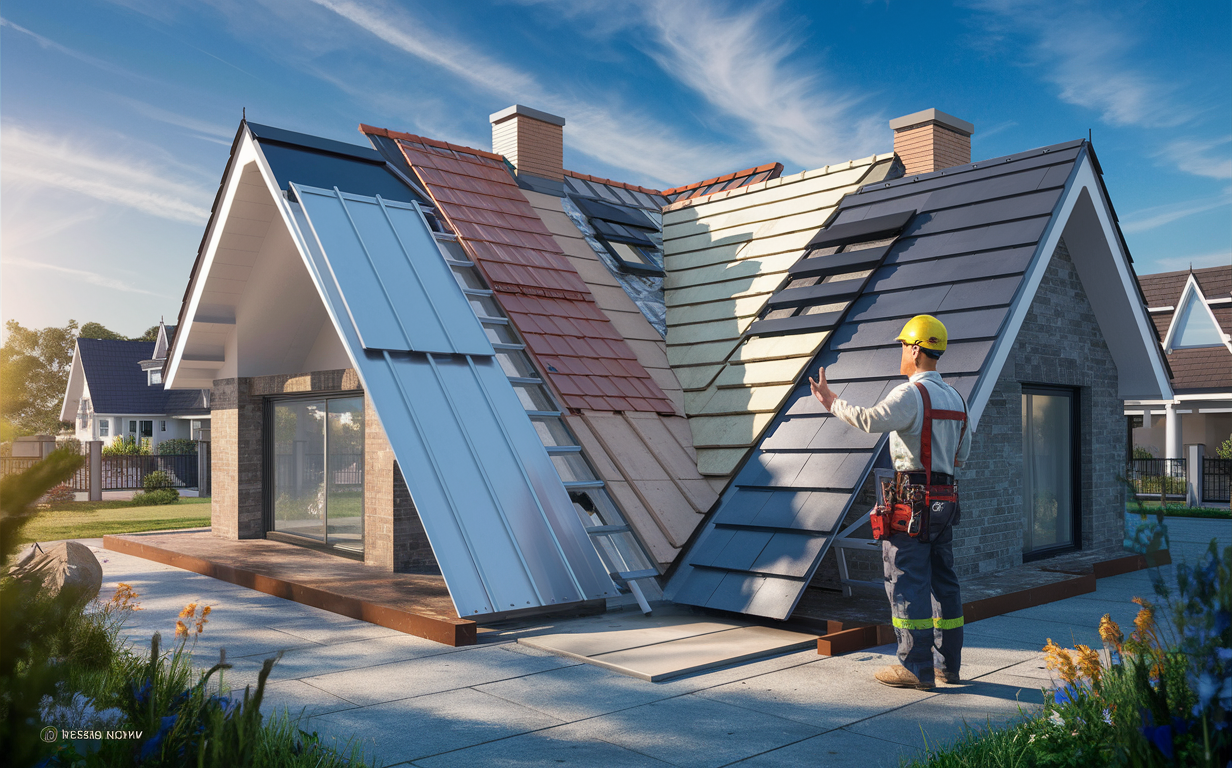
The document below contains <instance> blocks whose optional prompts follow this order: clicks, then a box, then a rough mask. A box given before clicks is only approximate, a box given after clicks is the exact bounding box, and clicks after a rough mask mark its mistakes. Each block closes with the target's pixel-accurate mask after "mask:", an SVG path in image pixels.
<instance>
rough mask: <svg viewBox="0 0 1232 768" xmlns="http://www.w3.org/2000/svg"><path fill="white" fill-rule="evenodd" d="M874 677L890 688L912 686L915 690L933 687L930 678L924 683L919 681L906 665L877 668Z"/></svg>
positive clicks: (925, 689)
mask: <svg viewBox="0 0 1232 768" xmlns="http://www.w3.org/2000/svg"><path fill="white" fill-rule="evenodd" d="M875 677H876V678H877V682H879V683H881V684H882V685H888V686H890V687H891V688H914V689H916V690H917V691H927V690H929V689H931V688H932V687H933V683H932V681H931V680H930V681H928V682H926V683H924V682H920V678H918V677H916V676H915V675H913V674H911V672H910V671H909V670H908V669H907V668H906V667H904V666H902V665H899V664H896V665H894V666H891V667H882V668H881V669H879V670H877V674H876V675H875Z"/></svg>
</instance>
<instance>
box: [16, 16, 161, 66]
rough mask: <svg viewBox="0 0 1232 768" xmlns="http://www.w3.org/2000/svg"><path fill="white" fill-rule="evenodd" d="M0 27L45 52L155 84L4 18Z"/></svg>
mask: <svg viewBox="0 0 1232 768" xmlns="http://www.w3.org/2000/svg"><path fill="white" fill-rule="evenodd" d="M0 27H8V28H9V29H11V30H13V31H14V32H20V33H21V34H23V35H27V36H29V37H31V38H33V39H34V41H35V42H36V43H38V44H39V47H41V48H43V49H45V50H49V51H56V52H57V53H62V54H64V55H65V56H69V57H71V58H74V59H76V60H77V61H80V62H82V63H85V64H89V65H90V66H92V67H97V68H98V69H101V70H103V71H104V72H110V73H111V74H113V75H120V76H122V77H126V78H132V79H134V80H145V81H147V82H153V78H151V77H147V76H146V75H142V74H139V73H137V72H133V71H132V70H129V69H125V68H124V67H121V66H119V65H117V64H112V63H111V62H109V61H104V60H103V59H100V58H98V57H97V56H91V55H89V54H88V53H82V52H81V51H78V50H76V49H74V48H69V47H68V46H67V45H61V44H60V43H57V42H56V41H55V40H52V39H50V38H47V37H44V36H43V35H40V34H39V33H37V32H33V31H31V30H29V29H26V28H25V27H23V26H21V25H20V24H14V23H13V22H11V21H9V20H8V19H5V18H3V17H0Z"/></svg>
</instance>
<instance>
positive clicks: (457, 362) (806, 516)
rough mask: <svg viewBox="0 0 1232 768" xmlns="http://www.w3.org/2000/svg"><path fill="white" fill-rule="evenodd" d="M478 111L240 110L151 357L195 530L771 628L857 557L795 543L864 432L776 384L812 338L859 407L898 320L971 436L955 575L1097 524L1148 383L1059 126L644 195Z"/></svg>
mask: <svg viewBox="0 0 1232 768" xmlns="http://www.w3.org/2000/svg"><path fill="white" fill-rule="evenodd" d="M491 121H492V126H493V151H488V150H483V149H476V148H468V147H463V146H459V145H455V144H450V143H448V142H442V141H437V140H433V139H429V138H426V137H421V136H416V135H412V134H407V133H401V132H398V131H393V130H388V129H382V128H375V127H372V126H366V125H361V126H360V130H361V131H362V132H363V133H364V135H365V137H366V138H367V139H368V141H369V143H370V145H371V148H368V147H359V146H355V145H351V144H345V143H341V142H336V141H330V140H324V139H320V138H317V137H312V136H306V135H304V134H297V133H292V132H288V131H284V130H281V129H277V128H272V127H269V126H261V125H257V124H253V123H248V122H243V123H241V125H240V128H239V131H238V132H237V135H236V138H235V141H234V143H233V145H232V151H231V156H230V159H229V161H228V164H227V167H226V169H225V171H224V174H223V179H222V182H221V185H220V188H219V193H218V196H217V197H216V199H215V204H214V207H213V211H212V215H211V219H210V222H209V224H208V226H207V229H206V233H205V236H204V238H203V240H202V246H201V250H200V251H199V253H198V257H197V260H196V263H195V264H194V266H193V270H192V274H191V277H190V281H189V285H188V289H187V290H186V293H185V300H184V304H183V306H182V308H181V312H180V317H179V320H178V323H177V327H178V328H179V329H180V330H179V332H178V333H177V334H176V336H175V338H174V340H173V343H172V346H171V349H170V353H169V356H168V359H167V361H166V364H165V366H164V371H165V379H166V381H167V386H168V387H170V388H173V389H175V388H201V387H212V398H211V408H212V415H213V422H214V423H213V430H212V435H213V443H212V449H213V450H212V456H213V462H214V474H215V477H214V496H213V507H212V528H213V531H214V533H215V534H216V535H220V536H226V537H230V538H262V537H268V538H274V539H279V540H282V541H289V542H294V543H299V544H303V545H306V546H314V547H320V548H324V549H326V550H328V551H330V552H333V553H335V554H338V555H340V556H346V557H353V558H357V559H362V560H363V561H364V562H365V563H368V564H369V565H372V566H374V567H378V568H383V569H386V570H395V571H422V572H428V573H440V574H441V575H442V576H443V577H444V580H445V582H446V584H447V586H448V588H449V591H450V594H451V596H452V598H453V600H454V604H455V606H456V608H457V611H458V615H459V616H462V617H471V616H483V617H497V616H507V615H513V614H518V613H523V612H527V611H540V610H547V609H551V608H554V607H559V606H560V605H568V604H572V603H576V602H579V601H586V600H597V599H601V598H610V597H613V596H615V595H617V594H628V595H631V596H632V597H635V598H636V599H638V600H639V602H645V601H646V600H650V599H655V598H657V597H659V596H660V595H661V590H662V589H663V587H664V586H666V587H667V597H669V598H671V599H675V600H676V601H678V602H681V603H687V604H692V605H703V606H709V607H715V608H722V609H725V610H731V611H739V612H745V613H751V614H757V615H763V616H773V617H776V618H786V617H787V616H789V615H790V613H791V610H792V608H793V607H794V606H795V604H796V602H797V601H798V599H799V596H800V594H801V593H802V592H803V591H804V590H805V589H806V588H807V587H808V586H809V585H810V584H814V583H816V585H820V586H844V587H847V588H850V587H852V586H855V585H858V583H859V582H860V581H861V580H860V579H858V578H855V576H859V575H860V574H861V573H862V571H861V569H862V568H870V567H872V566H871V565H869V564H868V563H862V562H861V559H860V555H861V553H860V552H859V547H860V546H863V545H861V544H860V543H859V542H854V541H851V542H847V543H849V544H852V545H853V546H854V547H855V549H854V550H853V552H852V557H851V558H847V557H845V556H844V557H843V558H841V559H838V558H834V557H833V556H832V557H830V558H827V557H826V556H827V553H828V552H831V551H833V550H834V544H835V542H836V541H838V540H842V539H844V538H845V537H844V536H843V535H841V534H842V533H843V532H844V530H843V528H842V527H843V524H844V522H845V521H847V520H848V519H849V518H850V519H851V520H852V521H854V520H855V518H857V517H859V515H860V512H861V508H860V504H861V503H863V502H864V501H866V500H867V499H866V498H865V497H866V496H867V487H868V484H867V478H868V477H869V476H870V472H871V471H872V469H873V467H874V466H875V465H877V464H878V463H879V462H880V461H882V458H881V457H882V456H883V453H884V451H883V448H884V441H881V440H880V439H873V440H871V441H870V440H868V439H867V436H864V437H859V436H855V435H852V434H850V432H849V431H848V430H846V429H845V428H843V427H841V426H836V425H835V423H834V422H832V421H830V420H829V419H828V418H827V417H826V416H824V415H822V414H818V413H816V411H815V409H814V408H813V407H812V406H810V405H809V400H808V398H806V397H805V396H804V395H805V394H806V393H807V385H804V386H803V387H802V386H801V382H803V381H804V376H805V374H806V373H807V372H809V371H810V370H815V368H816V365H818V364H821V363H825V364H828V365H829V364H833V363H834V360H835V357H836V355H837V354H838V352H840V351H841V352H843V353H844V354H843V356H842V358H841V359H840V360H839V361H838V363H837V364H836V365H834V368H833V369H832V372H833V378H834V380H835V381H838V382H840V384H841V385H842V386H843V387H844V388H845V391H846V394H847V396H849V397H851V398H852V399H856V400H857V401H863V400H868V401H869V402H871V401H872V399H873V398H875V397H876V395H878V394H880V393H881V392H883V391H884V390H885V389H886V388H888V387H889V386H892V385H893V383H894V379H895V374H896V370H897V368H896V365H888V364H887V354H890V353H892V355H893V357H894V358H895V360H896V359H897V351H896V349H897V344H896V343H895V342H893V336H894V335H895V334H896V333H897V330H898V326H901V324H902V322H903V320H904V319H905V318H906V317H909V316H911V315H913V314H916V313H918V312H925V311H928V312H935V313H938V314H940V315H941V316H942V319H945V320H947V322H950V323H953V325H952V326H951V334H952V337H953V338H952V347H951V350H950V352H949V353H947V355H946V356H945V357H944V358H943V362H942V368H941V370H942V371H943V373H944V374H945V375H947V376H948V377H949V378H950V379H951V380H952V381H953V382H954V383H955V385H956V386H958V387H959V389H960V390H961V391H963V392H964V394H966V395H968V396H969V398H970V400H971V412H972V418H973V423H976V424H980V423H982V424H983V429H977V433H976V434H977V439H978V440H979V441H981V442H977V450H978V451H979V452H981V453H980V455H981V456H983V457H984V458H982V459H980V460H979V461H977V462H973V463H972V466H971V467H970V468H969V477H967V478H966V479H965V480H966V483H965V486H964V494H965V498H967V499H969V500H970V501H969V502H968V506H967V508H968V510H970V511H969V512H968V522H967V523H965V524H964V525H965V526H966V528H964V529H962V530H961V531H960V542H959V546H958V547H957V551H958V553H959V556H960V561H961V562H960V568H961V569H962V570H963V571H964V572H967V573H972V572H980V571H986V570H992V569H998V568H1005V567H1009V566H1012V565H1013V564H1015V563H1018V562H1021V561H1022V560H1023V558H1024V557H1033V556H1041V555H1044V554H1048V553H1051V552H1056V551H1061V550H1064V549H1067V548H1074V547H1082V548H1084V549H1099V548H1104V547H1112V546H1115V545H1119V542H1120V540H1121V535H1122V517H1121V506H1122V503H1123V497H1122V496H1121V495H1120V493H1121V492H1120V490H1119V486H1117V485H1115V482H1114V480H1113V479H1112V476H1110V475H1109V474H1108V472H1109V470H1110V468H1112V467H1113V466H1114V460H1113V458H1111V456H1112V454H1113V453H1115V454H1116V457H1115V467H1116V468H1119V467H1121V466H1122V462H1123V447H1120V446H1119V443H1118V442H1117V441H1116V440H1112V441H1111V443H1108V441H1107V440H1106V438H1107V436H1108V435H1116V436H1119V435H1122V434H1123V431H1122V430H1123V428H1124V422H1123V421H1121V419H1122V416H1121V413H1122V410H1123V405H1122V401H1123V400H1124V399H1125V398H1130V397H1143V398H1158V397H1171V391H1170V389H1169V388H1168V380H1167V374H1166V366H1165V364H1164V362H1163V359H1162V357H1161V355H1160V353H1159V350H1158V344H1157V343H1155V341H1154V337H1153V335H1152V333H1151V326H1150V322H1149V317H1148V315H1147V313H1146V309H1145V307H1144V306H1143V305H1142V302H1141V299H1140V297H1139V295H1138V293H1137V289H1136V287H1135V284H1134V278H1133V271H1132V267H1131V264H1130V260H1129V255H1128V253H1127V251H1126V250H1125V248H1124V244H1123V241H1122V240H1121V238H1120V234H1119V230H1118V229H1117V226H1116V219H1115V215H1114V214H1113V213H1112V209H1111V205H1110V203H1109V202H1108V198H1107V194H1106V191H1105V190H1104V188H1103V183H1102V180H1101V175H1100V171H1099V168H1098V163H1097V161H1096V160H1095V156H1094V152H1093V151H1092V150H1091V148H1090V145H1089V144H1088V143H1087V142H1072V143H1070V144H1064V145H1057V146H1054V147H1048V148H1043V149H1039V150H1033V151H1030V152H1025V153H1021V154H1019V155H1014V156H1011V157H1008V158H1000V159H998V160H996V161H989V162H988V163H984V162H981V163H975V164H972V163H970V149H969V147H970V144H969V137H970V134H971V131H972V128H971V127H970V126H969V124H965V123H963V122H962V121H958V120H956V119H955V118H952V117H950V116H948V115H944V113H940V112H936V111H935V110H930V111H928V112H927V113H921V114H920V115H914V116H909V117H908V118H904V119H903V120H900V121H896V122H895V124H896V126H897V128H898V130H897V131H896V136H895V152H893V153H885V154H883V155H876V156H873V157H870V158H865V159H863V160H856V161H851V162H848V163H843V164H839V165H834V166H830V167H828V168H823V169H819V170H816V171H808V172H804V173H801V174H794V175H791V176H787V177H784V176H782V170H783V169H782V166H781V165H778V164H775V163H769V164H765V165H761V166H757V167H754V168H749V169H745V170H743V171H739V172H733V173H728V174H725V175H723V176H719V177H715V178H713V179H708V180H705V181H702V182H694V183H690V184H686V185H684V186H681V187H677V188H673V189H668V190H654V189H648V188H645V187H639V186H636V185H630V184H624V183H621V182H617V181H613V180H610V179H602V178H597V177H594V176H590V175H586V174H582V173H577V172H572V171H568V170H566V169H564V167H563V143H564V128H565V120H564V119H562V118H560V117H558V116H555V115H550V114H548V113H544V112H540V111H538V110H534V109H530V108H527V107H524V106H520V105H515V106H513V107H510V108H508V109H506V110H502V111H500V112H497V113H495V114H493V115H492V116H491ZM964 148H965V152H966V154H965V155H964V154H963V152H964ZM943 169H945V170H943ZM904 174H905V175H904ZM1108 275H1112V276H1114V277H1115V279H1113V280H1109V279H1107V276H1108ZM1097 276H1099V277H1097ZM1101 278H1102V279H1101ZM1113 328H1115V329H1116V333H1106V332H1105V331H1106V330H1108V329H1113ZM1024 408H1025V409H1026V410H1025V411H1024ZM1066 408H1068V409H1069V410H1068V413H1069V414H1070V416H1071V418H1070V419H1069V420H1066V419H1060V420H1058V419H1057V418H1056V414H1058V413H1059V412H1061V411H1062V410H1064V409H1066ZM1024 412H1025V413H1027V415H1028V416H1027V417H1028V419H1029V420H1030V419H1035V420H1036V421H1039V422H1040V425H1041V427H1040V429H1041V430H1043V431H1040V430H1036V431H1029V432H1028V437H1032V436H1035V437H1037V438H1038V445H1036V444H1027V445H1024V437H1023V431H1022V426H1021V425H1022V419H1023V413H1024ZM1049 417H1052V418H1049ZM981 420H982V422H981ZM810 430H811V431H810ZM1109 430H1111V431H1109ZM1037 432H1038V435H1036V433H1037ZM805 433H807V434H805ZM1108 444H1111V445H1113V446H1114V448H1113V449H1109V448H1108V447H1107V445H1108ZM1055 456H1067V457H1070V459H1072V460H1066V461H1062V462H1057V461H1055V460H1052V461H1050V460H1049V457H1055ZM1024 486H1029V493H1027V492H1024ZM1024 495H1025V496H1026V497H1027V498H1029V500H1030V503H1029V504H1027V505H1026V506H1028V507H1031V510H1032V512H1031V514H1033V515H1034V517H1033V518H1029V519H1030V520H1031V522H1030V523H1029V524H1027V525H1024V523H1023V520H1024V514H1025V511H1024V503H1023V499H1024ZM1032 505H1034V506H1032ZM843 546H845V545H840V547H843ZM837 551H838V552H841V553H845V552H846V549H843V548H840V549H837ZM823 560H824V561H825V562H826V563H836V562H837V563H838V565H827V566H826V567H821V566H822V562H823ZM839 571H841V573H839ZM853 574H854V576H853Z"/></svg>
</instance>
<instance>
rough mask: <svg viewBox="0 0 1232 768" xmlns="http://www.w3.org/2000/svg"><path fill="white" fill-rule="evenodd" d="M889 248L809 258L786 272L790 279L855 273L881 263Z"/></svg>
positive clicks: (883, 247) (864, 249)
mask: <svg viewBox="0 0 1232 768" xmlns="http://www.w3.org/2000/svg"><path fill="white" fill-rule="evenodd" d="M888 250H890V246H888V245H884V246H881V247H878V248H863V249H861V250H858V251H852V252H851V253H833V254H829V255H826V256H809V257H808V258H806V259H801V260H800V261H798V262H796V264H794V265H793V266H792V268H791V269H789V270H787V274H789V275H791V276H792V277H826V276H827V275H841V274H843V273H844V272H856V271H859V270H863V269H868V268H869V267H871V266H875V265H877V264H880V263H881V260H882V258H884V257H885V255H886V252H887V251H888Z"/></svg>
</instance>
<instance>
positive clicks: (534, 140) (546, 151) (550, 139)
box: [492, 115, 565, 181]
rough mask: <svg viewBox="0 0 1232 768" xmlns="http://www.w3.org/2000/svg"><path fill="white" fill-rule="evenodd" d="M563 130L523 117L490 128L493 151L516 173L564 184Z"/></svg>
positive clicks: (512, 118) (518, 116)
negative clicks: (509, 163)
mask: <svg viewBox="0 0 1232 768" xmlns="http://www.w3.org/2000/svg"><path fill="white" fill-rule="evenodd" d="M564 141H565V134H564V128H563V127H562V126H559V125H552V124H551V123H545V122H543V121H542V120H536V119H535V118H533V117H528V116H526V115H513V116H512V117H509V118H507V119H505V120H501V121H500V122H499V123H493V124H492V151H493V152H495V153H497V154H498V155H504V156H505V157H506V158H507V159H508V160H509V162H511V163H513V166H514V167H515V168H517V169H518V173H528V174H530V175H532V176H539V177H542V178H545V179H553V180H555V181H563V180H564V178H565V172H564V166H563V164H564Z"/></svg>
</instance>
